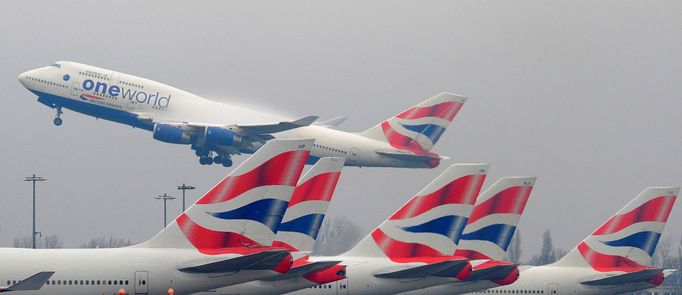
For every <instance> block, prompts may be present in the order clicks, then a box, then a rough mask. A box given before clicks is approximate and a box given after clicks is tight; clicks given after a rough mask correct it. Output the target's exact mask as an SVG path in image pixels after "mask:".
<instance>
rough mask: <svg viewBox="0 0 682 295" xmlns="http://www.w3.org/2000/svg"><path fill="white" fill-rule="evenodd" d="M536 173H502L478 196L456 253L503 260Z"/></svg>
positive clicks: (468, 256)
mask: <svg viewBox="0 0 682 295" xmlns="http://www.w3.org/2000/svg"><path fill="white" fill-rule="evenodd" d="M535 179H536V178H535V177H504V178H501V179H500V180H498V181H497V182H495V183H494V184H493V185H492V186H490V188H488V189H487V190H485V191H484V192H483V193H481V195H480V196H479V197H478V200H477V201H476V205H475V206H474V210H473V211H472V212H471V216H470V217H469V220H468V222H467V225H466V227H465V228H464V233H463V235H462V239H461V240H460V244H459V248H457V252H455V255H457V256H463V257H467V258H469V259H492V260H497V261H502V260H503V259H504V257H505V254H506V252H507V248H508V247H509V243H510V242H511V239H512V236H514V231H516V226H517V225H518V224H519V220H521V215H522V214H523V210H524V209H525V208H526V203H527V202H528V198H530V193H531V191H532V190H533V185H534V184H535Z"/></svg>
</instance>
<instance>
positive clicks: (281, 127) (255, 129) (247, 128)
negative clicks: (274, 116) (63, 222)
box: [237, 116, 319, 135]
mask: <svg viewBox="0 0 682 295" xmlns="http://www.w3.org/2000/svg"><path fill="white" fill-rule="evenodd" d="M317 118H319V117H318V116H307V117H305V118H301V119H298V120H296V121H282V122H278V123H273V124H256V125H237V128H239V129H240V130H242V131H244V133H246V134H249V135H260V134H270V133H277V132H282V131H287V130H291V129H296V128H299V127H304V126H309V125H310V124H312V123H313V122H315V120H317Z"/></svg>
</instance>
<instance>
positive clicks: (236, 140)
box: [205, 127, 242, 147]
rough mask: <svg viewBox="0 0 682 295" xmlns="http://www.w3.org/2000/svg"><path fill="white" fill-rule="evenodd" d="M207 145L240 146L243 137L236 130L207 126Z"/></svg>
mask: <svg viewBox="0 0 682 295" xmlns="http://www.w3.org/2000/svg"><path fill="white" fill-rule="evenodd" d="M205 139H206V144H207V145H209V146H210V145H229V146H237V147H238V146H239V145H241V144H242V137H241V136H240V135H238V134H235V133H234V132H232V131H230V130H227V129H225V128H220V127H206V135H205Z"/></svg>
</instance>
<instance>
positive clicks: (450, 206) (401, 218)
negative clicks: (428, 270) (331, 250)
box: [346, 164, 490, 263]
mask: <svg viewBox="0 0 682 295" xmlns="http://www.w3.org/2000/svg"><path fill="white" fill-rule="evenodd" d="M489 166H490V165H488V164H456V165H452V166H450V167H449V168H448V169H447V170H445V172H443V173H442V174H441V175H440V176H438V177H437V178H436V179H435V180H433V182H431V183H430V184H429V185H427V186H426V187H425V188H424V189H422V190H421V191H420V192H419V193H418V194H417V196H415V197H414V198H412V199H411V200H410V201H409V202H407V204H405V205H404V206H403V207H402V208H400V209H399V210H398V211H396V212H395V213H394V214H393V215H391V217H390V218H389V219H388V220H386V221H384V223H382V224H381V225H380V226H379V227H377V228H376V229H375V230H374V231H372V233H371V234H369V235H368V236H367V237H365V238H364V239H363V240H361V241H360V242H359V243H358V244H357V245H356V246H355V247H354V248H353V249H351V250H350V251H349V252H348V253H346V255H348V256H369V257H388V258H389V259H391V260H392V261H394V262H426V263H431V262H433V261H432V260H429V259H432V258H434V257H444V256H448V257H452V255H453V254H454V252H455V249H456V248H457V243H458V242H459V239H460V236H461V234H462V230H463V229H464V226H465V225H466V222H467V218H468V217H469V214H471V210H472V208H473V205H474V203H475V202H476V197H477V196H478V193H479V192H480V189H481V186H482V185H483V181H484V180H485V176H486V174H487V172H488V168H489Z"/></svg>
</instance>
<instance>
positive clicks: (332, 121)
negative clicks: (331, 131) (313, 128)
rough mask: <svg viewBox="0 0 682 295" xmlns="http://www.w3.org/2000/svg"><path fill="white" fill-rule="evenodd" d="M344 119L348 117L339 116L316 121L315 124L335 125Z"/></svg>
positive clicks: (323, 125)
mask: <svg viewBox="0 0 682 295" xmlns="http://www.w3.org/2000/svg"><path fill="white" fill-rule="evenodd" d="M346 119H348V117H343V116H339V117H336V118H333V119H330V120H327V121H324V122H320V123H316V124H315V125H318V126H322V127H337V126H339V125H341V123H343V122H345V121H346Z"/></svg>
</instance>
